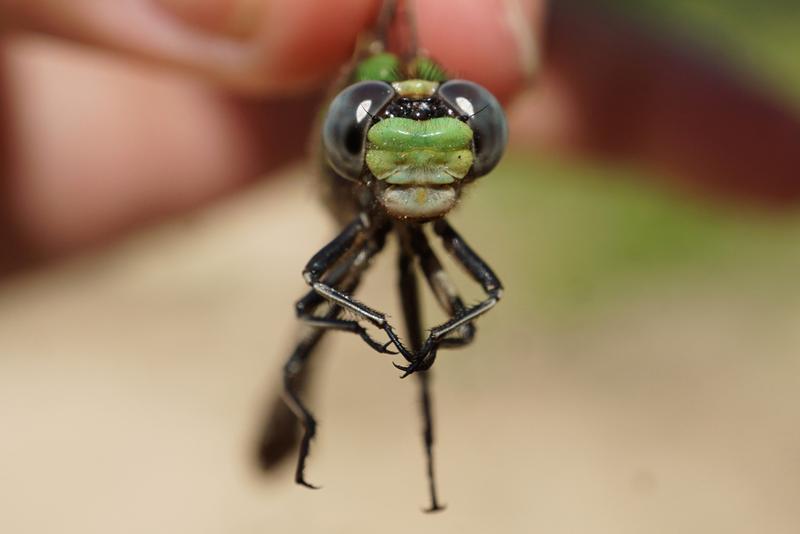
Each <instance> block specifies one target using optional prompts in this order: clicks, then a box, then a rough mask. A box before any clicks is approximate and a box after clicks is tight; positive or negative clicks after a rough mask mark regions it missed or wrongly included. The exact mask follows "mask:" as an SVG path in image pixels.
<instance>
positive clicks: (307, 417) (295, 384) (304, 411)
mask: <svg viewBox="0 0 800 534" xmlns="http://www.w3.org/2000/svg"><path fill="white" fill-rule="evenodd" d="M338 313H339V309H338V308H337V307H334V308H333V309H331V310H330V311H329V312H328V316H330V317H335V316H336V315H337V314H338ZM324 334H325V330H317V329H315V330H312V331H310V332H309V333H308V334H307V335H306V336H305V337H304V338H303V339H302V340H301V341H300V343H299V344H298V345H297V347H296V348H295V350H294V352H293V353H292V355H291V356H290V357H289V359H288V360H287V361H286V364H285V365H284V366H283V394H284V402H286V405H287V406H289V408H290V409H291V410H292V412H294V414H295V416H296V417H297V418H298V419H299V420H300V423H301V424H302V426H303V436H302V438H301V440H300V450H299V453H298V457H297V468H296V470H295V475H294V480H295V482H297V483H298V484H300V485H302V486H305V487H307V488H312V489H317V486H314V485H312V484H309V483H308V482H307V481H306V479H305V473H304V471H305V465H306V458H308V454H309V449H310V447H311V439H312V438H313V437H314V436H315V435H316V433H317V421H316V419H314V416H313V415H312V413H311V411H310V410H309V409H308V408H307V407H306V405H305V404H304V403H303V400H302V399H301V398H300V389H301V387H302V385H301V383H302V382H303V381H304V376H305V374H304V371H305V369H306V364H307V363H308V358H309V357H310V356H311V354H312V352H313V350H314V348H316V346H317V344H319V342H320V340H321V339H322V336H323V335H324ZM278 413H280V412H278ZM273 421H275V420H273ZM275 422H276V423H278V422H279V421H275ZM292 431H294V429H292ZM293 438H294V436H290V437H289V440H293ZM272 443H275V446H274V447H273V449H276V448H277V447H278V446H281V445H283V444H282V443H280V442H277V441H275V440H273V441H272ZM283 446H284V447H286V448H288V445H283ZM282 452H283V451H278V450H272V451H270V450H268V449H267V448H266V447H262V457H263V455H264V454H266V453H272V454H273V455H275V453H281V454H282Z"/></svg>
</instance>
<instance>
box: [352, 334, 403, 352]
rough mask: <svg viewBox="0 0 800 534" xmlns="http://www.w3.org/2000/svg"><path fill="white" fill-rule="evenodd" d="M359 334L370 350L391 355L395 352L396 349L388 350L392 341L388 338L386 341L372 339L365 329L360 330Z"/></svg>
mask: <svg viewBox="0 0 800 534" xmlns="http://www.w3.org/2000/svg"><path fill="white" fill-rule="evenodd" d="M359 334H361V339H363V340H364V342H366V344H367V345H369V346H370V347H372V350H374V351H375V352H378V353H380V354H392V355H394V354H397V352H396V351H394V350H389V345H391V344H392V343H393V341H391V340H389V341H387V342H386V343H379V342H378V341H375V340H374V339H372V338H371V337H370V335H369V334H367V332H366V330H361V331H360V332H359Z"/></svg>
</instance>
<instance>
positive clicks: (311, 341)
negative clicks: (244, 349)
mask: <svg viewBox="0 0 800 534" xmlns="http://www.w3.org/2000/svg"><path fill="white" fill-rule="evenodd" d="M388 230H389V227H388V226H387V227H384V228H381V229H379V230H378V231H377V232H374V234H373V235H371V236H370V237H369V239H368V240H367V241H365V242H364V243H362V244H361V245H359V247H357V248H356V249H355V250H354V251H352V252H351V253H350V255H349V256H347V254H346V253H347V250H345V253H343V254H342V256H344V258H343V259H342V261H338V262H335V264H334V265H333V266H332V267H331V268H330V269H328V270H326V272H325V275H324V278H323V279H324V280H325V283H326V284H329V285H330V286H338V287H341V288H342V291H344V292H345V293H352V292H354V291H355V290H356V288H357V286H358V284H359V282H360V279H361V275H362V274H363V273H364V271H365V270H366V269H367V267H368V266H369V260H370V259H371V258H372V257H373V256H374V255H375V254H377V253H379V252H380V251H381V250H382V249H383V246H384V244H385V243H386V234H387V233H388ZM352 243H355V240H353V241H352V242H351V246H352ZM325 302H326V301H325V299H324V298H322V297H321V296H320V295H318V294H317V293H316V292H315V291H310V292H309V293H307V294H306V295H305V296H304V297H303V298H301V299H300V300H299V301H298V303H297V304H296V307H297V308H298V309H299V310H302V311H303V313H304V315H305V316H304V319H305V322H306V323H307V324H308V325H310V326H312V327H313V329H312V330H311V331H310V332H308V333H307V334H306V335H305V336H304V337H303V339H302V340H301V341H300V342H299V343H298V345H297V347H296V348H295V350H294V352H293V353H292V354H291V356H290V357H289V359H288V360H287V362H286V364H285V365H284V368H283V389H284V402H285V404H284V405H276V406H275V407H274V408H273V410H272V413H271V414H270V418H269V422H268V424H267V427H266V433H265V435H264V436H263V438H262V440H261V442H260V446H259V460H260V462H261V465H262V466H264V467H270V466H271V465H274V464H275V463H277V462H278V461H279V460H280V458H281V457H282V456H283V455H284V454H285V453H286V452H287V451H288V449H289V448H290V447H291V446H292V444H293V443H294V442H295V440H296V431H295V427H294V425H293V424H292V423H291V422H290V421H288V418H289V417H290V415H289V414H287V413H286V409H285V408H283V406H288V407H289V408H290V409H291V411H292V412H294V415H295V416H296V417H297V419H299V420H300V422H301V424H302V426H303V436H302V439H301V441H300V451H299V456H298V462H297V470H296V472H295V481H296V482H297V483H298V484H301V485H303V486H306V487H311V488H313V487H314V486H312V485H311V484H309V483H308V482H306V480H305V478H304V468H305V461H306V458H307V456H308V453H309V448H310V444H311V439H312V438H313V437H314V435H315V434H316V420H315V419H314V416H313V415H312V414H311V412H310V411H309V410H308V408H307V407H306V406H305V404H304V403H303V401H302V399H301V398H300V393H301V390H302V389H303V386H304V385H305V383H306V381H307V375H308V368H307V363H308V360H309V358H310V357H311V355H312V354H313V351H314V349H315V348H316V346H317V345H318V344H319V342H320V341H321V339H322V337H323V336H324V334H325V333H326V332H327V331H328V330H331V329H338V330H347V331H356V330H355V329H354V328H353V327H352V326H348V324H347V323H348V322H347V321H343V320H341V319H339V315H340V314H341V312H342V308H341V307H340V306H338V305H336V304H329V309H328V311H327V312H326V313H325V314H324V315H322V316H315V315H313V313H314V312H315V311H316V309H317V308H318V307H319V306H320V305H321V304H323V303H325ZM350 323H353V324H355V325H356V326H358V327H359V328H360V325H358V323H355V322H354V321H350ZM370 341H372V340H370ZM375 345H377V346H375ZM371 346H373V348H375V349H376V350H378V349H382V350H383V351H385V347H383V346H380V345H378V344H377V342H374V344H371Z"/></svg>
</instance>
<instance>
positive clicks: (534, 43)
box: [414, 0, 544, 100]
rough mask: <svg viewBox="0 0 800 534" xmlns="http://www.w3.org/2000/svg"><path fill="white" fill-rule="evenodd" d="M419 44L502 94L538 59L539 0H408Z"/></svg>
mask: <svg viewBox="0 0 800 534" xmlns="http://www.w3.org/2000/svg"><path fill="white" fill-rule="evenodd" d="M414 3H415V8H416V14H417V24H418V31H419V39H420V44H421V46H422V47H423V48H425V49H426V50H428V51H429V52H430V54H431V55H432V56H433V57H434V58H435V59H437V60H438V61H439V62H441V63H442V64H443V65H444V67H445V68H446V69H447V70H448V71H449V72H451V73H452V75H454V76H457V77H461V78H468V79H471V80H474V81H476V82H478V83H480V84H482V85H484V86H486V87H487V88H488V89H489V90H491V91H492V92H494V93H495V95H496V96H497V97H498V98H499V99H500V100H507V99H508V98H510V97H511V96H512V95H513V94H514V93H516V92H517V91H518V90H519V89H520V88H522V87H523V86H524V85H525V83H526V82H527V81H528V80H529V79H530V78H531V76H532V75H533V74H534V72H535V70H536V67H537V65H538V43H539V37H540V32H539V31H538V28H539V24H540V21H541V18H542V12H543V5H544V2H543V1H541V0H485V1H481V2H470V3H464V2H463V1H461V0H441V1H439V2H423V1H422V0H414Z"/></svg>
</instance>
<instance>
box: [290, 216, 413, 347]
mask: <svg viewBox="0 0 800 534" xmlns="http://www.w3.org/2000/svg"><path fill="white" fill-rule="evenodd" d="M388 230H389V227H388V225H387V227H386V228H383V229H381V232H383V235H384V237H385V234H386V233H387V232H388ZM369 231H370V226H369V219H368V217H367V216H366V215H365V214H362V215H360V216H359V217H358V218H357V219H356V220H355V221H353V222H352V223H350V224H349V225H347V226H346V227H345V229H344V230H343V231H342V233H341V234H339V235H338V236H337V237H336V238H335V239H334V240H333V241H331V242H330V243H329V244H327V245H326V246H325V247H323V248H322V250H320V251H319V252H317V253H316V254H315V255H314V257H312V258H311V260H310V261H309V262H308V264H307V265H306V267H305V269H304V270H303V279H304V280H305V281H306V283H307V284H308V285H309V286H311V288H312V290H313V291H314V292H315V293H316V294H317V295H319V296H320V297H322V298H323V299H325V300H327V301H328V302H330V303H331V304H333V305H337V306H340V307H341V308H343V309H345V310H347V311H349V312H351V313H353V314H355V315H356V316H357V317H358V318H360V319H363V320H365V321H367V322H369V323H370V324H372V325H373V326H375V327H376V328H379V329H381V330H383V331H384V332H385V333H386V335H387V336H388V337H389V342H388V343H386V344H380V343H378V342H377V341H374V340H372V339H371V338H369V336H368V335H367V334H366V332H365V331H364V329H363V327H361V325H359V324H358V322H357V321H349V320H336V321H331V320H329V319H326V318H323V319H322V320H321V321H320V320H319V319H314V320H313V321H314V322H316V324H314V326H317V327H320V328H332V329H336V330H346V331H350V332H354V333H356V334H359V335H360V336H361V337H362V339H364V341H366V342H367V344H368V345H370V347H372V348H373V349H375V350H378V352H385V353H388V351H387V350H386V349H387V347H388V346H389V345H394V346H395V347H397V350H398V351H400V353H401V354H402V355H403V357H404V358H406V360H408V361H412V359H413V357H414V355H413V353H412V351H410V350H409V349H407V348H406V347H405V346H404V345H403V343H402V342H401V341H400V338H399V337H398V336H397V333H396V332H395V331H394V328H393V327H392V325H391V324H389V322H388V321H387V320H386V315H385V314H384V313H381V312H379V311H377V310H375V309H372V308H370V307H369V306H367V305H366V304H363V303H361V302H359V301H357V300H356V299H354V298H353V297H352V296H351V295H349V294H348V292H347V291H341V290H339V289H336V288H335V287H334V286H333V285H332V284H330V283H329V281H328V280H327V279H326V278H325V276H324V275H325V273H327V272H329V271H330V270H331V269H332V268H333V267H334V266H335V265H336V263H337V262H339V261H340V260H341V259H342V258H343V257H344V256H345V255H346V254H347V253H348V251H349V250H350V249H351V248H352V247H353V246H354V244H355V243H356V242H357V241H358V240H359V239H364V237H365V236H366V235H368V233H369ZM367 256H368V255H367ZM368 259H369V258H368V257H367V258H366V259H365V260H364V261H365V262H366V261H367V260H368ZM310 300H311V301H312V302H314V301H313V299H310ZM305 301H306V298H304V299H301V300H300V301H299V302H298V303H297V314H298V316H299V317H301V318H302V319H304V320H310V318H309V313H308V310H307V309H305V307H304V306H305V303H306V302H305ZM379 349H380V350H379Z"/></svg>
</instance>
